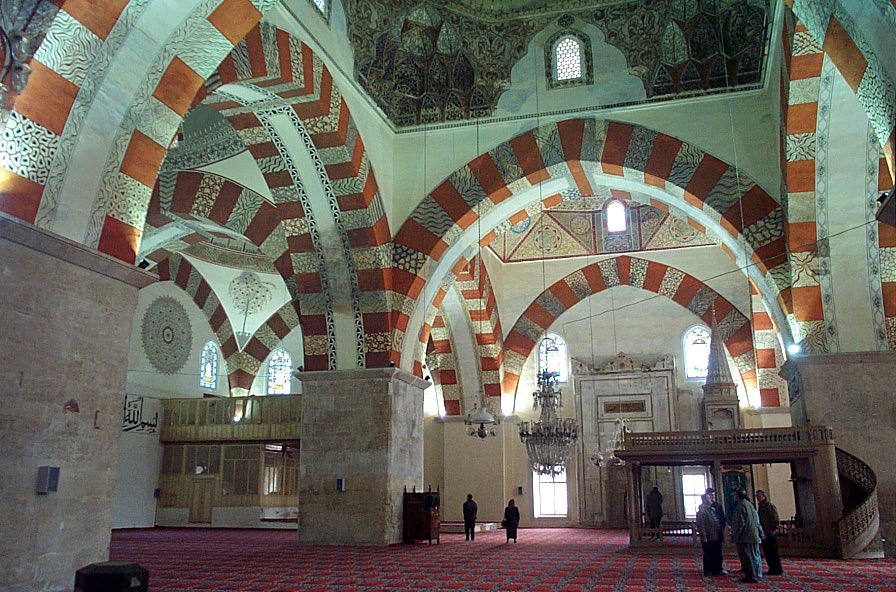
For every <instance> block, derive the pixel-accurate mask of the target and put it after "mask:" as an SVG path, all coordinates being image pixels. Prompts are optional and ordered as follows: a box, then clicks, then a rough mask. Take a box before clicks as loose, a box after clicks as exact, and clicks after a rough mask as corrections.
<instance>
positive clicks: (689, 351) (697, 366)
mask: <svg viewBox="0 0 896 592" xmlns="http://www.w3.org/2000/svg"><path fill="white" fill-rule="evenodd" d="M684 367H685V372H687V377H688V378H706V373H707V370H708V368H709V329H707V328H706V327H701V326H699V325H697V326H696V327H691V328H690V329H688V332H687V333H685V334H684Z"/></svg>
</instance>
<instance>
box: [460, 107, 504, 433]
mask: <svg viewBox="0 0 896 592" xmlns="http://www.w3.org/2000/svg"><path fill="white" fill-rule="evenodd" d="M476 156H477V157H478V156H479V122H478V121H477V122H476ZM478 172H479V171H478V170H477V174H478ZM481 241H482V211H481V208H480V204H476V248H477V249H479V251H477V253H476V265H477V266H479V265H483V263H482V252H481V249H482V247H481V245H480V244H479V243H480V242H481ZM479 273H482V271H481V270H480V272H479ZM473 275H474V277H475V276H476V272H475V270H473ZM483 316H484V315H479V334H480V335H481V334H482V321H483ZM479 380H480V382H482V375H481V373H480V378H479ZM464 423H465V424H467V425H468V426H470V430H469V431H468V432H467V433H468V434H469V435H470V436H474V437H476V438H479V439H482V440H484V439H485V438H488V437H489V436H497V435H498V431H497V430H496V429H495V426H498V425H500V424H501V420H500V418H499V417H498V416H497V415H495V413H494V412H493V411H492V407H491V403H490V402H489V400H488V395H487V394H486V393H485V388H482V389H481V390H480V391H479V402H478V403H474V404H473V409H472V410H471V411H470V412H469V413H468V414H467V418H466V420H465V421H464ZM476 424H479V427H478V428H477V427H473V426H475V425H476ZM486 426H489V427H486Z"/></svg>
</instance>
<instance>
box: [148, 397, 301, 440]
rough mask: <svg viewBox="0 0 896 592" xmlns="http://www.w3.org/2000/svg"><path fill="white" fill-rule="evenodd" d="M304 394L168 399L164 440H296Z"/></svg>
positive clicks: (165, 411)
mask: <svg viewBox="0 0 896 592" xmlns="http://www.w3.org/2000/svg"><path fill="white" fill-rule="evenodd" d="M301 400H302V398H301V396H286V395H272V396H267V397H229V398H213V399H212V398H209V399H198V398H197V399H165V400H163V401H162V405H163V414H162V426H161V430H160V437H161V440H162V441H163V442H191V441H215V440H272V439H273V440H297V439H299V437H300V435H301V434H300V430H301V418H302V407H301Z"/></svg>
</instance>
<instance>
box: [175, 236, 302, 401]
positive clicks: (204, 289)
mask: <svg viewBox="0 0 896 592" xmlns="http://www.w3.org/2000/svg"><path fill="white" fill-rule="evenodd" d="M157 269H158V273H159V280H160V281H171V282H174V284H175V285H177V286H178V287H180V288H181V289H183V290H184V291H185V292H186V293H187V295H188V296H190V298H192V300H193V302H195V303H196V306H198V307H199V309H200V310H201V311H202V312H203V314H205V316H206V318H208V321H209V325H210V326H211V329H212V331H213V332H214V333H215V336H216V337H217V340H218V343H220V344H221V354H222V355H223V357H224V362H225V364H226V366H227V375H228V380H229V382H230V393H231V396H235V397H236V396H244V395H247V394H249V389H250V388H251V386H252V382H253V380H254V379H255V377H256V376H257V375H258V373H259V370H260V368H261V365H262V363H263V362H264V360H266V359H267V358H268V355H269V354H270V353H271V351H273V350H274V349H275V348H276V347H277V346H279V345H280V342H281V341H282V340H283V338H285V337H286V336H287V335H288V334H289V333H290V332H291V331H292V330H293V329H294V328H296V327H298V326H299V312H298V310H297V307H296V306H295V305H294V304H293V303H292V302H287V303H286V304H284V305H283V306H282V307H281V308H280V309H279V310H278V311H276V312H275V313H273V314H272V315H271V316H270V317H268V319H267V320H266V321H265V322H264V323H263V324H262V325H261V326H260V327H259V328H258V329H256V331H255V333H254V335H253V336H252V338H251V339H249V341H248V343H246V345H245V346H244V347H243V348H242V349H240V348H239V344H238V343H237V339H236V335H235V333H234V330H233V327H232V325H231V324H230V320H229V318H228V317H227V312H226V311H225V310H224V306H223V305H222V304H221V301H220V299H219V298H218V296H217V294H215V292H214V290H213V289H212V287H211V285H210V284H209V283H208V282H207V281H206V280H205V278H203V277H202V274H201V273H200V272H199V271H198V270H197V269H196V268H195V267H193V265H192V264H191V263H190V262H189V261H187V260H186V259H184V258H183V257H181V256H180V255H176V254H175V255H173V256H171V257H168V258H166V259H164V260H162V261H161V263H159V266H158V268H157Z"/></svg>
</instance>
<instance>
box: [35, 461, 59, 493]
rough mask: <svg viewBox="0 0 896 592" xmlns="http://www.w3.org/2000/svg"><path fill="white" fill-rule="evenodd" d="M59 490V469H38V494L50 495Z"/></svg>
mask: <svg viewBox="0 0 896 592" xmlns="http://www.w3.org/2000/svg"><path fill="white" fill-rule="evenodd" d="M58 488H59V467H37V493H50V492H51V491H56V490H57V489H58Z"/></svg>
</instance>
